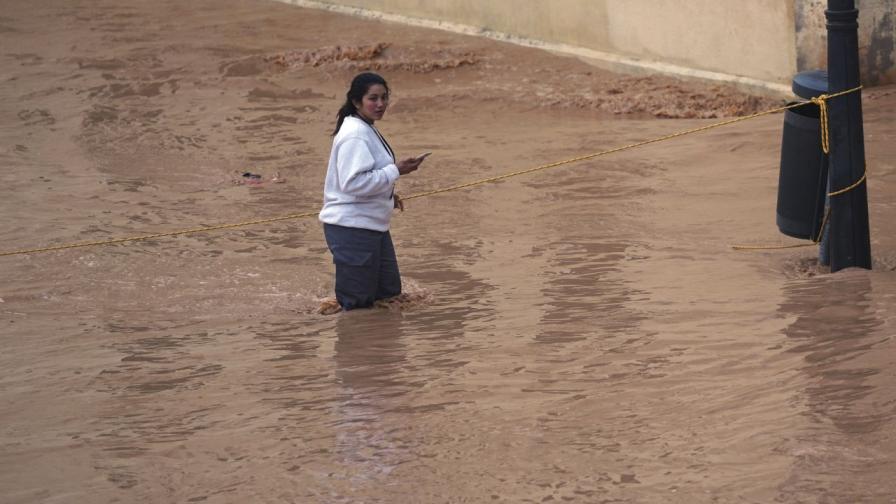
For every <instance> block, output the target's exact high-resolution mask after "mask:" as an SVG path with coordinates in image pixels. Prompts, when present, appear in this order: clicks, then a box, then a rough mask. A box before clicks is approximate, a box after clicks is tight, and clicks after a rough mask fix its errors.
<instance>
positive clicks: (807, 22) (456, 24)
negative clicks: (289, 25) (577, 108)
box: [280, 0, 896, 92]
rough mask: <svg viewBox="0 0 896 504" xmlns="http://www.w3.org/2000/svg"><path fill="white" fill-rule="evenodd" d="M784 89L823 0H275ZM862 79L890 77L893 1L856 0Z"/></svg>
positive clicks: (805, 62) (819, 64)
mask: <svg viewBox="0 0 896 504" xmlns="http://www.w3.org/2000/svg"><path fill="white" fill-rule="evenodd" d="M280 1H285V2H287V3H293V4H297V5H302V6H307V7H316V8H328V9H331V10H337V11H340V12H349V13H353V14H360V15H366V16H370V17H380V18H385V19H388V20H392V21H398V22H406V23H410V24H417V25H423V26H432V27H437V28H443V29H450V30H453V31H461V32H467V33H481V34H485V35H489V36H493V37H496V38H505V39H507V38H510V39H512V40H513V41H516V42H521V43H529V44H530V45H536V46H542V47H545V48H547V49H553V50H559V51H562V52H568V53H574V54H579V55H581V56H585V57H589V58H592V59H595V60H600V61H603V62H605V63H610V64H612V65H617V66H618V65H623V66H629V67H640V68H646V69H649V70H654V71H663V72H667V73H675V74H680V75H684V76H688V75H690V76H694V77H699V78H709V79H717V80H726V81H731V82H739V83H741V84H745V85H748V86H753V87H760V88H766V89H771V90H774V91H778V92H785V91H786V90H787V89H789V83H790V80H791V78H792V77H793V75H794V74H795V73H796V72H798V71H801V70H805V69H814V68H823V67H825V66H826V65H825V61H826V46H825V44H826V41H825V26H824V24H825V19H824V8H825V6H826V4H827V2H826V1H825V0H749V1H736V0H688V1H682V0H280ZM857 3H858V7H859V8H860V9H861V14H860V19H859V23H860V35H859V37H860V41H859V44H860V50H861V57H862V70H863V74H864V76H863V77H864V81H865V83H866V84H873V83H884V82H896V60H894V58H896V54H894V39H896V25H894V8H896V0H857Z"/></svg>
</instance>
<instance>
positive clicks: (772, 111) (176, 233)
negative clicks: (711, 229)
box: [0, 86, 864, 257]
mask: <svg viewBox="0 0 896 504" xmlns="http://www.w3.org/2000/svg"><path fill="white" fill-rule="evenodd" d="M860 89H862V86H857V87H854V88H852V89H847V90H845V91H840V92H838V93H833V94H829V95H821V96H819V97H817V98H812V99H811V103H815V100H822V103H824V102H825V101H827V100H829V99H831V98H836V97H838V96H842V95H845V94H848V93H853V92H856V91H859V90H860ZM806 103H810V102H798V103H793V104H790V105H785V106H783V107H777V108H774V109H770V110H765V111H762V112H757V113H755V114H750V115H747V116H742V117H736V118H734V119H729V120H727V121H721V122H717V123H713V124H709V125H706V126H702V127H699V128H693V129H688V130H684V131H679V132H677V133H672V134H669V135H665V136H662V137H659V138H652V139H650V140H644V141H641V142H635V143H631V144H628V145H623V146H621V147H615V148H613V149H607V150H603V151H600V152H595V153H593V154H587V155H584V156H578V157H574V158H570V159H565V160H563V161H557V162H554V163H548V164H543V165H540V166H536V167H534V168H529V169H526V170H519V171H515V172H510V173H505V174H503V175H497V176H494V177H487V178H483V179H479V180H474V181H472V182H467V183H464V184H458V185H454V186H450V187H445V188H442V189H434V190H431V191H426V192H422V193H418V194H413V195H411V196H406V197H404V198H402V199H403V200H412V199H416V198H422V197H424V196H431V195H433V194H439V193H444V192H449V191H457V190H459V189H464V188H467V187H473V186H477V185H482V184H488V183H491V182H497V181H499V180H504V179H507V178H510V177H516V176H518V175H525V174H527V173H533V172H537V171H541V170H546V169H548V168H555V167H557V166H562V165H566V164H570V163H576V162H579V161H585V160H587V159H592V158H596V157H599V156H606V155H608V154H613V153H616V152H621V151H624V150H629V149H634V148H636V147H642V146H645V145H649V144H653V143H657V142H664V141H666V140H671V139H673V138H678V137H682V136H685V135H692V134H694V133H699V132H701V131H707V130H711V129H714V128H720V127H722V126H728V125H730V124H734V123H739V122H742V121H748V120H750V119H755V118H757V117H762V116H766V115H769V114H775V113H778V112H782V111H784V110H788V109H792V108H795V107H799V106H802V105H805V104H806ZM819 106H821V105H819ZM825 117H827V114H826V109H825ZM824 129H825V131H827V126H826V125H825V126H824ZM863 180H864V176H863V177H862V180H860V181H858V182H856V183H855V184H854V186H858V185H859V184H860V183H861V182H862V181H863ZM852 188H853V186H851V187H849V188H846V189H843V190H842V192H846V191H848V190H850V189H852ZM838 194H839V193H838ZM317 214H318V212H317V211H313V212H304V213H298V214H290V215H284V216H281V217H273V218H270V219H259V220H252V221H245V222H237V223H233V224H221V225H217V226H205V227H200V228H193V229H183V230H180V231H171V232H168V233H156V234H149V235H142V236H132V237H128V238H116V239H111V240H99V241H92V242H80V243H70V244H65V245H58V246H52V247H41V248H32V249H23V250H13V251H9V252H0V257H5V256H13V255H25V254H35V253H38V252H50V251H54V250H66V249H73V248H80V247H92V246H98V245H114V244H117V243H127V242H135V241H143V240H150V239H154V238H163V237H168V236H180V235H186V234H193V233H204V232H208V231H216V230H220V229H232V228H237V227H244V226H252V225H257V224H267V223H271V222H278V221H284V220H291V219H300V218H305V217H311V216H314V215H317ZM799 246H804V245H799ZM787 247H788V248H790V247H795V246H787Z"/></svg>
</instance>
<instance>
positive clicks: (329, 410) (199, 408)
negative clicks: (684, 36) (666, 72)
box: [0, 0, 896, 504]
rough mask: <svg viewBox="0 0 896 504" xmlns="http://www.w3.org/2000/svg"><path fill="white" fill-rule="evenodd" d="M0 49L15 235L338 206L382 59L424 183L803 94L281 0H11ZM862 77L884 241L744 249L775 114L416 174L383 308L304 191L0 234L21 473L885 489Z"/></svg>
mask: <svg viewBox="0 0 896 504" xmlns="http://www.w3.org/2000/svg"><path fill="white" fill-rule="evenodd" d="M0 69H2V72H0V166H2V167H3V169H2V170H0V183H2V188H3V189H2V199H0V210H2V214H3V219H2V220H0V235H2V236H3V242H2V243H3V245H2V250H3V251H8V250H14V249H23V248H31V247H41V246H49V245H61V244H66V243H72V242H81V241H89V240H103V239H111V238H119V237H125V236H134V235H142V234H148V233H157V232H165V231H175V230H180V229H187V228H193V227H199V226H210V225H217V224H223V223H228V222H241V221H247V220H254V219H262V218H268V217H276V216H280V215H287V214H292V213H298V212H305V211H309V210H316V209H317V208H319V206H320V202H321V197H322V186H323V179H324V172H325V169H326V162H327V156H328V154H329V150H330V142H331V137H330V136H329V133H330V132H331V131H332V128H333V126H334V122H335V121H334V120H335V112H336V110H337V109H338V107H339V105H340V102H341V100H342V99H343V97H344V94H345V90H346V86H347V83H348V82H349V81H350V79H351V77H352V76H353V75H354V74H355V73H357V72H359V71H361V70H364V69H375V70H377V71H379V72H381V73H383V75H384V76H385V77H386V78H387V79H388V81H389V83H390V86H391V88H392V91H393V100H392V104H391V107H390V110H389V111H388V113H387V114H386V117H385V118H384V119H383V120H382V121H381V122H378V123H377V125H378V127H379V128H380V130H381V131H382V132H383V133H384V135H386V137H387V138H388V139H389V141H390V143H391V144H392V146H393V147H394V148H395V149H396V151H397V152H398V154H399V155H400V156H411V155H416V154H419V153H420V152H425V151H432V152H433V154H432V156H430V157H429V158H428V159H427V160H426V161H425V162H424V163H423V165H422V167H421V168H420V170H419V171H418V172H415V173H414V174H412V175H410V176H407V177H402V179H401V180H400V181H399V184H398V191H399V192H400V193H402V194H405V195H410V194H415V193H420V192H423V191H427V190H431V189H437V188H441V187H447V186H450V185H453V184H460V183H464V182H467V181H471V180H475V179H479V178H484V177H490V176H494V175H499V174H503V173H507V172H510V171H514V170H520V169H525V168H531V167H534V166H538V165H541V164H543V163H549V162H553V161H558V160H562V159H568V158H572V157H575V156H580V155H583V154H588V153H592V152H597V151H601V150H604V149H608V148H612V147H617V146H620V145H624V144H628V143H631V142H637V141H641V140H646V139H649V138H654V137H659V136H662V135H666V134H668V133H671V132H674V131H679V130H684V129H688V128H693V127H698V126H703V125H706V124H709V123H710V122H712V121H714V120H718V119H713V118H722V117H732V116H735V115H742V114H747V113H752V112H755V111H758V110H764V109H767V108H772V107H775V106H778V105H780V104H781V101H780V100H775V99H772V98H767V97H755V96H749V95H745V94H742V93H740V92H738V91H737V90H735V89H733V88H729V87H725V86H722V85H713V84H705V83H693V82H690V83H689V82H682V81H678V80H676V79H672V78H668V77H660V76H643V75H641V76H632V75H616V74H611V73H607V72H605V71H603V70H600V69H597V68H594V67H592V66H589V65H587V64H585V63H583V62H580V61H578V60H575V59H572V58H566V57H561V56H557V55H552V54H548V53H545V52H542V51H539V50H535V49H529V48H521V47H517V46H512V45H508V44H503V43H499V42H495V41H491V40H486V39H481V38H475V37H466V36H460V35H454V34H449V33H444V32H438V31H430V30H424V29H419V28H410V27H406V26H400V25H395V24H389V23H383V22H376V21H369V20H362V19H358V18H352V17H346V16H341V15H337V14H333V13H328V12H323V11H317V10H306V9H300V8H297V7H291V6H288V5H285V4H282V3H277V2H269V1H262V0H257V1H246V0H214V1H212V0H195V1H190V2H176V1H173V0H162V1H158V2H137V1H132V0H127V1H112V0H89V1H84V2H77V3H72V2H67V1H63V0H47V1H41V2H25V1H22V0H6V1H4V2H3V9H2V12H0ZM863 103H864V107H865V119H866V123H865V134H866V149H867V157H868V165H869V169H870V176H869V183H868V188H869V195H870V196H869V201H870V214H871V229H872V251H873V255H874V266H875V268H874V270H872V271H864V270H854V269H851V270H846V271H842V272H840V273H837V274H829V273H826V272H825V271H824V270H823V268H821V267H819V266H818V265H817V264H816V260H815V257H816V250H815V249H814V248H813V247H809V248H804V249H795V250H785V251H756V252H736V251H733V250H732V249H731V245H734V244H772V245H777V244H783V243H793V242H792V241H790V239H788V238H785V237H782V236H781V235H779V234H778V232H777V230H776V228H775V202H776V186H777V177H778V172H777V170H778V168H777V167H778V162H779V156H780V138H781V127H782V123H783V117H782V116H781V115H771V116H766V117H762V118H759V119H755V120H751V121H748V122H743V123H739V124H737V125H734V126H729V127H725V128H719V129H714V130H711V131H708V132H704V133H701V134H699V135H692V136H687V137H683V138H679V139H676V140H674V141H669V142H664V143H659V144H653V145H650V146H647V147H643V148H640V149H636V150H630V151H626V152H620V153H616V154H613V155H610V156H604V157H599V158H594V159H591V160H588V161H582V162H578V163H575V164H570V165H566V166H562V167H558V168H553V169H550V170H545V171H540V172H537V173H533V174H529V175H526V176H521V177H514V178H510V179H507V180H503V181H501V182H497V183H493V184H488V185H483V186H478V187H474V188H469V189H465V190H462V191H455V192H449V193H443V194H439V195H434V196H430V197H426V198H419V199H414V200H411V201H408V202H407V205H406V211H405V212H403V213H398V214H396V216H395V218H394V219H393V226H392V234H393V236H394V239H395V243H396V248H397V251H398V256H399V262H400V265H401V268H402V273H403V276H404V281H405V285H404V288H405V291H406V293H407V296H406V298H405V299H404V300H403V301H402V302H400V303H391V304H389V305H386V306H383V307H380V308H377V309H372V310H361V311H354V312H349V313H344V314H337V315H329V316H327V315H320V314H316V313H315V309H316V308H317V306H318V304H319V302H320V299H321V298H324V297H326V296H329V295H330V294H331V290H332V282H333V266H332V264H331V258H330V256H329V253H328V251H327V249H326V245H325V242H324V239H323V234H322V232H321V229H320V225H319V224H318V223H317V221H316V220H315V219H313V218H311V219H299V220H291V221H284V222H279V223H271V224H266V225H258V226H249V227H243V228H237V229H231V230H222V231H217V232H209V233H200V234H190V235H186V236H181V237H171V238H158V239H153V240H146V241H141V242H134V243H129V244H126V245H114V246H106V247H91V248H77V249H70V250H64V251H59V252H49V253H41V254H32V255H19V256H10V257H2V258H0V279H2V281H0V345H2V351H0V369H2V370H3V372H2V374H0V502H2V503H4V504H5V503H35V502H48V503H50V502H52V503H57V502H91V503H94V502H96V503H105V502H109V503H112V502H147V503H150V502H151V503H170V502H209V503H235V502H252V503H263V502H272V503H273V502H298V503H362V502H363V503H402V502H408V503H443V502H458V503H459V502H470V503H474V502H475V503H480V502H507V503H518V502H583V503H592V502H594V503H598V502H642V503H646V502H651V503H654V502H655V503H694V502H737V503H748V502H752V503H770V502H786V503H800V502H806V503H809V502H812V503H815V502H825V503H827V502H830V503H835V502H850V503H851V502H869V503H892V502H896V501H894V497H893V496H894V495H896V482H894V478H893V475H894V474H896V459H894V453H896V341H894V339H893V331H894V325H896V273H894V270H896V239H894V236H896V224H894V223H896V206H894V203H893V195H894V194H896V168H894V164H893V159H896V146H894V143H893V142H892V138H893V137H894V133H896V114H894V110H896V90H894V88H892V87H881V88H872V89H868V90H866V91H864V92H863ZM246 172H249V173H252V174H254V175H258V177H244V176H243V174H244V173H246Z"/></svg>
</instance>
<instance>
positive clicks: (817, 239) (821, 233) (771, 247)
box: [731, 166, 868, 250]
mask: <svg viewBox="0 0 896 504" xmlns="http://www.w3.org/2000/svg"><path fill="white" fill-rule="evenodd" d="M867 178H868V166H865V172H864V173H862V176H861V178H859V180H857V181H856V182H855V183H853V184H850V185H849V186H848V187H844V188H843V189H838V190H836V191H831V192H829V193H827V195H828V197H834V196H839V195H841V194H846V193H848V192H849V191H852V190H853V189H855V188H856V187H859V186H860V185H862V183H863V182H865V180H866V179H867ZM830 216H831V208H830V207H828V211H827V212H826V213H825V215H824V220H823V221H821V229H820V230H819V231H818V236H816V237H815V238H812V243H799V244H794V245H732V246H731V248H733V249H734V250H781V249H791V248H801V247H811V246H813V245H818V244H819V243H820V242H821V238H822V237H823V236H824V227H825V226H827V224H828V218H829V217H830Z"/></svg>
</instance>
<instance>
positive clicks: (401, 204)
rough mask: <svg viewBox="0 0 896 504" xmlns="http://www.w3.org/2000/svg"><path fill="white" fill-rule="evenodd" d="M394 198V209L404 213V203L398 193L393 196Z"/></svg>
mask: <svg viewBox="0 0 896 504" xmlns="http://www.w3.org/2000/svg"><path fill="white" fill-rule="evenodd" d="M392 198H394V199H395V203H394V205H393V207H392V208H397V209H398V210H400V211H402V212H404V201H402V200H401V196H399V195H398V193H395V194H393V195H392Z"/></svg>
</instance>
